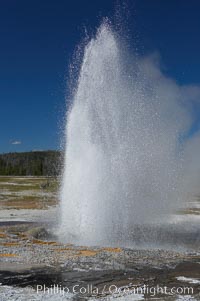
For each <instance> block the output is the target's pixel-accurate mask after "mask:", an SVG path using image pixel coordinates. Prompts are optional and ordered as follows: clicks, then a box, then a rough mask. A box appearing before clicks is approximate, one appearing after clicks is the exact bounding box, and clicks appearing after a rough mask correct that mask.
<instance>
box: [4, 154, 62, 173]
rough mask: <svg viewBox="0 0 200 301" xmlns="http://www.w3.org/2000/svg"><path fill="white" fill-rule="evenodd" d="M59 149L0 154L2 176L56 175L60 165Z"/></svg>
mask: <svg viewBox="0 0 200 301" xmlns="http://www.w3.org/2000/svg"><path fill="white" fill-rule="evenodd" d="M61 158H62V153H61V152H59V151H52V150H49V151H31V152H23V153H6V154H0V175H2V176H57V175H59V174H60V171H61V165H62V159H61Z"/></svg>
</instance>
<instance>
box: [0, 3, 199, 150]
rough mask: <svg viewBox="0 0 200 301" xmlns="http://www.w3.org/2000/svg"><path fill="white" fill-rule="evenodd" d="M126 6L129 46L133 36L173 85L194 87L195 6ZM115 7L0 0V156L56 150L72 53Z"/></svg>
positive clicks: (196, 72)
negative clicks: (155, 56)
mask: <svg viewBox="0 0 200 301" xmlns="http://www.w3.org/2000/svg"><path fill="white" fill-rule="evenodd" d="M126 2H127V7H128V11H129V19H128V23H129V25H128V27H129V34H130V43H132V42H131V41H133V40H134V39H135V37H136V40H137V46H138V48H139V52H140V53H141V54H148V53H151V52H153V51H158V52H159V53H160V55H161V58H162V65H163V69H164V72H165V73H166V74H167V75H169V76H170V77H172V78H174V79H175V80H176V81H177V82H178V83H179V85H185V84H198V83H200V1H199V0H190V1H188V0H168V1H161V0H151V1H149V0H135V1H134V0H132V1H131V0H129V1H128V0H127V1H126ZM115 7H116V1H112V0H84V1H82V0H73V1H71V0H42V1H41V0H34V1H33V0H29V1H27V0H2V1H1V4H0V36H1V40H0V43H1V47H0V102H1V103H0V104H1V109H0V113H1V118H0V129H1V130H0V131H1V132H0V133H1V136H0V152H1V153H2V152H10V151H27V150H34V149H58V148H59V145H60V130H59V128H60V126H61V124H62V120H63V116H64V114H65V96H66V94H67V92H68V91H67V84H66V78H67V74H68V65H69V63H70V60H71V58H72V54H73V51H74V49H75V47H76V46H77V45H78V44H79V42H80V41H81V40H82V39H83V37H84V31H85V28H87V30H88V32H89V33H93V32H95V28H96V27H97V26H98V25H99V24H100V21H101V19H102V17H104V16H108V17H110V18H112V16H113V15H114V12H115ZM199 115H200V114H199ZM199 119H200V116H199Z"/></svg>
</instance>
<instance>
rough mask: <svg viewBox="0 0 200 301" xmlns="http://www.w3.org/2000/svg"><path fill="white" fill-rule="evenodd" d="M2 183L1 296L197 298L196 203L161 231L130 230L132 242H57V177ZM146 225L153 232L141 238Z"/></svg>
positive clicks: (199, 254)
mask: <svg viewBox="0 0 200 301" xmlns="http://www.w3.org/2000/svg"><path fill="white" fill-rule="evenodd" d="M26 180H27V182H26ZM1 182H4V184H5V185H6V188H5V186H3V184H2V186H1V187H4V188H2V191H3V193H2V194H1V200H3V195H4V196H5V194H6V191H7V196H6V197H5V199H4V200H3V201H2V202H3V203H2V207H1V209H2V210H1V211H0V251H1V252H0V282H1V285H0V300H2V301H4V300H6V301H7V300H20V301H23V300H54V301H57V300H88V299H90V300H113V299H116V300H119V301H121V300H123V301H124V300H127V301H129V300H144V299H145V300H169V301H175V300H185V301H188V300H193V301H194V300H200V236H199V233H200V231H199V230H200V223H199V221H200V220H199V214H197V211H198V203H197V204H196V205H194V203H193V205H192V207H193V208H194V206H196V207H195V208H196V209H195V215H194V214H191V212H190V211H189V210H188V212H186V214H183V215H179V216H177V217H174V218H175V219H176V223H171V224H170V223H169V225H168V226H167V227H160V228H159V230H158V231H155V230H156V229H154V226H152V227H151V228H148V226H144V228H143V229H141V228H136V229H134V230H133V237H132V240H133V241H137V244H135V245H134V243H133V244H132V246H127V247H126V248H120V247H114V246H112V247H111V246H101V247H92V246H90V247H88V246H75V245H72V244H70V243H68V244H63V243H61V242H59V241H58V239H57V237H56V235H55V233H56V232H55V231H54V229H55V219H56V218H55V217H56V216H57V212H58V207H57V201H56V191H55V190H54V189H55V187H56V185H55V183H54V184H53V185H54V186H53V187H51V188H49V186H48V187H47V191H44V188H43V187H44V185H42V183H43V182H45V183H46V179H41V178H38V180H37V179H22V178H20V179H17V180H15V179H11V178H7V179H6V180H5V179H4V181H3V180H2V181H1ZM30 182H31V183H34V187H35V188H34V189H33V187H31V189H30V190H29V189H28V190H23V189H22V186H23V185H21V184H31V183H30ZM8 183H14V184H15V185H13V186H12V184H8ZM19 184H20V188H19ZM31 185H32V184H31ZM14 186H15V187H17V191H15V189H14V188H13V187H14ZM8 187H12V188H11V190H12V197H14V196H13V194H15V193H16V192H17V193H18V201H17V202H18V203H17V206H18V208H19V209H17V206H16V200H15V202H14V203H13V204H14V207H12V206H11V205H10V204H11V203H10V201H9V197H10V193H11V192H10V190H9V188H8ZM29 187H30V185H29ZM6 189H7V190H6ZM21 189H22V191H21ZM19 191H21V192H23V193H22V199H21V197H20V193H19ZM30 191H31V193H33V191H35V196H36V206H35V205H34V202H33V200H31V202H32V203H31V209H30V208H29V207H30V206H29V205H27V204H26V201H25V199H24V195H26V194H27V193H30ZM41 193H43V196H44V199H42V197H41V195H42V194H41ZM47 193H48V194H49V196H50V199H51V201H49V203H48V201H47V199H46V194H47ZM39 196H40V197H39ZM6 200H8V207H6ZM53 200H54V201H53ZM29 201H30V200H29ZM27 202H28V199H27ZM38 202H41V203H42V202H44V203H45V206H44V205H43V204H39V205H38ZM0 204H1V202H0ZM47 204H48V206H47ZM41 208H42V209H41ZM41 220H42V222H41ZM146 231H149V233H151V235H149V236H143V234H142V233H144V232H146ZM156 240H157V241H158V240H159V242H160V243H159V245H158V244H157V245H156V244H155V242H156ZM151 243H152V244H151ZM147 246H149V247H147Z"/></svg>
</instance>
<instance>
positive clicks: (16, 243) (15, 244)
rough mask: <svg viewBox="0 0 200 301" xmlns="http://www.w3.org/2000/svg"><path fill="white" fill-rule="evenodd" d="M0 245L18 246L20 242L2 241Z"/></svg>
mask: <svg viewBox="0 0 200 301" xmlns="http://www.w3.org/2000/svg"><path fill="white" fill-rule="evenodd" d="M1 245H3V246H4V247H18V246H20V243H18V242H4V243H2V244H1Z"/></svg>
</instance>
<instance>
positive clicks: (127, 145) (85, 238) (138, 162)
mask: <svg viewBox="0 0 200 301" xmlns="http://www.w3.org/2000/svg"><path fill="white" fill-rule="evenodd" d="M125 49H126V46H125V44H124V42H123V40H122V39H121V38H120V35H119V34H118V33H116V32H115V31H114V30H113V29H112V28H111V26H109V25H108V24H105V23H104V24H103V25H101V27H100V28H99V29H98V31H97V34H96V37H95V38H93V39H91V41H90V42H89V43H88V44H87V46H86V47H85V51H84V57H83V61H82V65H81V67H80V74H79V78H78V82H77V86H76V89H75V92H74V95H73V104H72V107H71V110H70V111H69V112H68V113H67V125H66V150H65V166H64V173H63V180H62V189H61V225H60V237H61V239H62V240H64V241H72V242H74V243H84V244H110V243H111V242H113V243H117V242H119V243H125V242H126V241H127V240H130V239H131V232H132V230H133V229H134V226H135V225H142V224H148V223H151V222H154V221H155V219H157V218H161V219H163V216H164V215H165V214H167V213H170V212H171V210H173V209H174V208H176V207H177V206H178V203H179V201H180V199H181V195H180V192H179V191H178V189H177V183H178V177H179V173H180V166H181V164H180V162H181V156H180V152H179V137H180V135H181V134H182V132H183V131H184V129H185V122H184V120H185V111H184V109H183V108H182V107H181V105H180V104H179V92H178V91H176V89H177V87H176V85H175V84H174V85H173V82H172V81H171V80H169V79H166V78H165V77H164V76H162V74H161V72H160V71H159V69H158V68H157V67H156V66H155V64H154V63H153V62H152V60H150V59H143V60H142V59H140V58H139V57H137V56H133V55H132V56H130V55H129V53H128V51H126V50H125Z"/></svg>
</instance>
